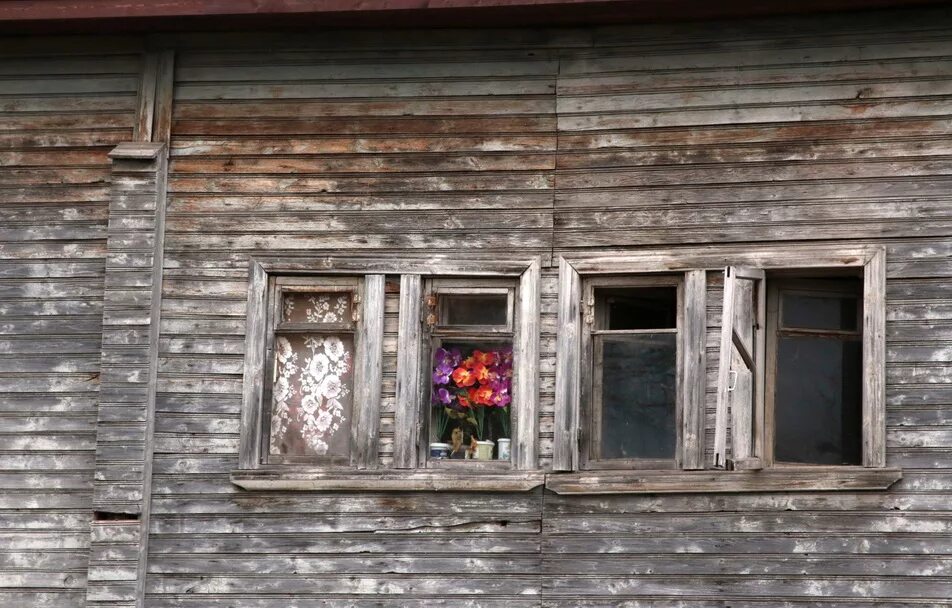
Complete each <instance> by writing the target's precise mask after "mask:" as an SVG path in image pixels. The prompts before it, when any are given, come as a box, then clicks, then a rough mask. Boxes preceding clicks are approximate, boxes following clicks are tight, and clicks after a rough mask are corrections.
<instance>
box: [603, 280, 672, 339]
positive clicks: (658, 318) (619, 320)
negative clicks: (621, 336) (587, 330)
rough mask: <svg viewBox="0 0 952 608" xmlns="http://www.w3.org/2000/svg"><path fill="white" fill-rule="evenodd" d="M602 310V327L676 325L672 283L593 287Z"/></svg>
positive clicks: (634, 327) (664, 327) (655, 327)
mask: <svg viewBox="0 0 952 608" xmlns="http://www.w3.org/2000/svg"><path fill="white" fill-rule="evenodd" d="M595 295H596V298H597V300H598V303H599V306H600V307H602V310H603V311H604V313H602V314H604V315H605V316H604V321H602V323H601V325H602V328H603V329H670V328H675V327H677V310H678V290H677V288H675V287H624V288H611V289H596V290H595Z"/></svg>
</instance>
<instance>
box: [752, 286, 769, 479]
mask: <svg viewBox="0 0 952 608" xmlns="http://www.w3.org/2000/svg"><path fill="white" fill-rule="evenodd" d="M760 276H761V278H760V279H759V280H757V282H756V283H754V285H755V289H756V290H757V291H756V296H755V297H756V300H755V306H756V310H755V311H754V318H755V319H756V325H755V326H754V364H755V365H756V367H755V369H754V375H753V378H752V380H753V383H754V385H753V391H754V394H753V403H754V407H753V412H752V420H751V425H752V431H753V434H754V435H753V444H752V445H751V456H752V457H754V458H755V459H757V460H756V462H755V463H754V466H755V467H756V468H758V469H759V468H762V467H763V465H764V453H765V452H766V449H765V447H766V439H765V436H766V433H767V420H766V411H767V408H766V404H765V400H766V397H767V390H766V388H767V274H766V273H765V272H763V271H761V273H760Z"/></svg>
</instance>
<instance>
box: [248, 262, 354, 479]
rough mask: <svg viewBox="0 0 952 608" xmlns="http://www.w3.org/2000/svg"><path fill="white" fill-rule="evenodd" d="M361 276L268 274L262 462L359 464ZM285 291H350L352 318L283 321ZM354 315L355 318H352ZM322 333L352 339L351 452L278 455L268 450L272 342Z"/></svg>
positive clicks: (273, 365) (273, 364)
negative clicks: (324, 455)
mask: <svg viewBox="0 0 952 608" xmlns="http://www.w3.org/2000/svg"><path fill="white" fill-rule="evenodd" d="M364 283H365V282H364V280H363V279H362V278H357V277H299V276H288V275H277V276H273V277H271V280H270V281H269V286H268V299H269V306H268V313H267V314H268V323H267V325H268V329H267V334H266V336H265V366H266V367H265V377H264V386H263V387H262V388H263V392H262V396H261V407H262V411H261V421H260V428H259V429H258V437H259V439H258V440H259V441H260V442H261V445H260V446H259V454H260V459H261V465H262V466H282V465H294V464H304V465H315V466H322V467H331V468H334V467H340V468H345V467H351V466H359V464H358V462H357V450H356V446H357V445H358V443H359V440H360V436H361V432H362V431H363V430H364V429H359V428H357V424H356V423H357V420H356V416H355V415H354V414H355V413H356V412H357V407H356V405H357V403H356V398H357V396H358V392H357V391H358V387H360V386H362V384H363V380H364V379H363V378H362V377H361V375H360V374H361V372H362V371H363V370H362V366H360V365H359V361H360V359H361V357H362V356H366V353H363V352H362V349H363V344H362V342H363V341H364V337H363V336H362V335H361V317H362V314H361V304H362V302H363V297H364V291H365V285H364ZM288 293H350V294H352V298H351V305H350V307H351V310H350V312H351V319H350V321H349V322H346V323H333V324H331V323H327V324H318V323H285V322H284V321H282V314H283V313H282V306H283V302H284V296H285V294H288ZM355 317H356V318H355ZM300 333H310V334H321V335H339V334H345V333H346V334H350V335H352V336H353V340H354V354H355V356H354V361H353V372H352V377H353V389H352V390H353V391H354V395H353V398H354V399H355V401H354V403H353V407H352V409H351V421H350V422H351V424H350V455H349V457H348V462H346V463H344V462H339V459H334V458H327V459H325V458H321V457H317V456H314V457H308V456H280V455H274V454H271V452H270V439H271V429H270V426H271V425H270V421H269V416H268V413H269V412H270V408H271V407H273V406H274V404H273V403H272V399H273V392H272V391H273V390H274V374H275V373H276V372H277V362H276V360H275V350H274V346H275V343H276V341H277V337H278V336H279V335H285V334H300Z"/></svg>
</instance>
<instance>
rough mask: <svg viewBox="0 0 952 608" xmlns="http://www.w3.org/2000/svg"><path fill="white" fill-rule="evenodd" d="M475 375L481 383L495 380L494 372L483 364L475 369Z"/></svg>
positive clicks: (479, 364) (477, 365)
mask: <svg viewBox="0 0 952 608" xmlns="http://www.w3.org/2000/svg"><path fill="white" fill-rule="evenodd" d="M473 374H474V375H475V376H476V379H477V380H478V381H480V382H489V381H490V380H492V379H493V378H492V371H491V370H490V369H489V368H488V367H486V366H485V365H483V364H482V363H477V364H476V366H475V367H473Z"/></svg>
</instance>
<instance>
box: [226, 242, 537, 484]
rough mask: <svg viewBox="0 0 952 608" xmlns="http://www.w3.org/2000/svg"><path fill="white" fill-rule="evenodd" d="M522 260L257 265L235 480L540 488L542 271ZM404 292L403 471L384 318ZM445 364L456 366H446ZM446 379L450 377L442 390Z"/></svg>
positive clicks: (399, 403) (399, 395)
mask: <svg viewBox="0 0 952 608" xmlns="http://www.w3.org/2000/svg"><path fill="white" fill-rule="evenodd" d="M514 257H515V259H514V260H505V261H499V260H470V261H467V262H460V263H456V262H444V261H440V260H439V259H433V258H428V259H415V258H403V259H401V258H397V259H393V260H379V259H373V258H366V257H360V256H333V257H323V258H313V259H306V258H295V259H289V260H271V259H258V260H253V261H252V262H251V268H250V284H249V293H248V318H247V330H246V331H247V333H246V345H245V382H244V400H243V403H242V418H241V443H240V448H239V468H238V470H236V471H233V472H232V475H231V479H232V482H233V483H235V484H237V485H239V486H241V487H243V488H246V489H284V490H287V489H310V490H360V489H374V490H457V491H458V490H478V491H486V490H489V491H520V490H527V489H531V488H533V487H537V486H539V485H541V484H542V483H543V481H544V475H543V473H542V472H541V471H539V470H538V459H537V456H536V446H537V436H538V393H539V387H538V383H539V380H538V375H539V374H538V364H539V327H540V320H539V316H540V305H541V302H540V276H541V275H540V268H541V262H540V260H539V259H538V258H535V257H529V258H525V259H520V258H518V256H514ZM397 285H399V288H397ZM398 289H399V313H398V316H399V323H398V327H397V328H396V330H397V339H396V350H397V352H396V365H397V369H396V376H397V377H396V387H395V392H396V394H395V397H396V398H395V402H394V411H393V425H392V428H393V456H392V464H391V463H390V461H389V460H388V459H386V457H384V458H383V459H381V456H380V454H379V451H380V446H379V445H378V444H379V441H378V438H379V434H380V431H379V429H380V426H381V418H384V419H386V418H387V414H386V413H385V412H384V411H383V410H382V407H381V405H382V398H383V385H384V383H383V365H384V356H383V352H384V350H383V343H384V328H383V323H384V305H385V301H386V300H385V298H386V293H388V292H389V293H394V292H396V291H397V290H398ZM457 355H458V357H457ZM441 357H442V358H444V359H445V358H446V357H448V359H447V360H446V361H445V363H446V365H440V366H437V365H436V364H435V362H436V359H437V358H441ZM457 358H458V360H457ZM450 363H451V364H452V367H453V369H452V370H446V369H445V368H447V367H450V365H449V364H450ZM437 367H439V368H440V369H439V370H438V369H437ZM457 368H459V369H461V370H462V371H460V372H458V374H456V375H457V376H458V377H459V378H458V380H457V379H454V378H452V376H453V375H454V373H455V372H456V371H457ZM437 371H439V372H441V373H442V372H446V371H449V374H444V375H448V376H450V377H447V378H444V377H442V376H440V377H438V378H436V379H434V374H435V373H436V372H437ZM440 389H445V392H440ZM450 393H451V394H450ZM461 399H462V400H464V401H465V404H463V405H461ZM437 403H438V404H439V407H435V405H436V404H437ZM466 405H468V406H469V407H468V408H467V407H465V406H466ZM474 405H479V406H480V407H479V408H475V407H473V406H474ZM446 406H453V407H450V408H449V410H450V412H451V413H448V412H447V407H446ZM464 409H465V410H466V411H465V412H464V411H463V410H464ZM441 416H442V417H441ZM454 431H456V434H457V435H458V437H457V438H456V439H455V441H454ZM431 443H436V444H439V443H446V444H448V446H449V449H447V451H446V454H445V458H444V457H443V453H441V452H437V453H436V456H433V457H431V456H430V450H429V448H430V444H431ZM507 443H508V444H509V445H508V446H507V445H506V444H507ZM507 447H508V448H509V449H508V453H507V450H506V448H507ZM452 448H456V449H455V450H454V449H452ZM454 452H455V453H454ZM460 456H461V457H460ZM467 456H468V458H467Z"/></svg>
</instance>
